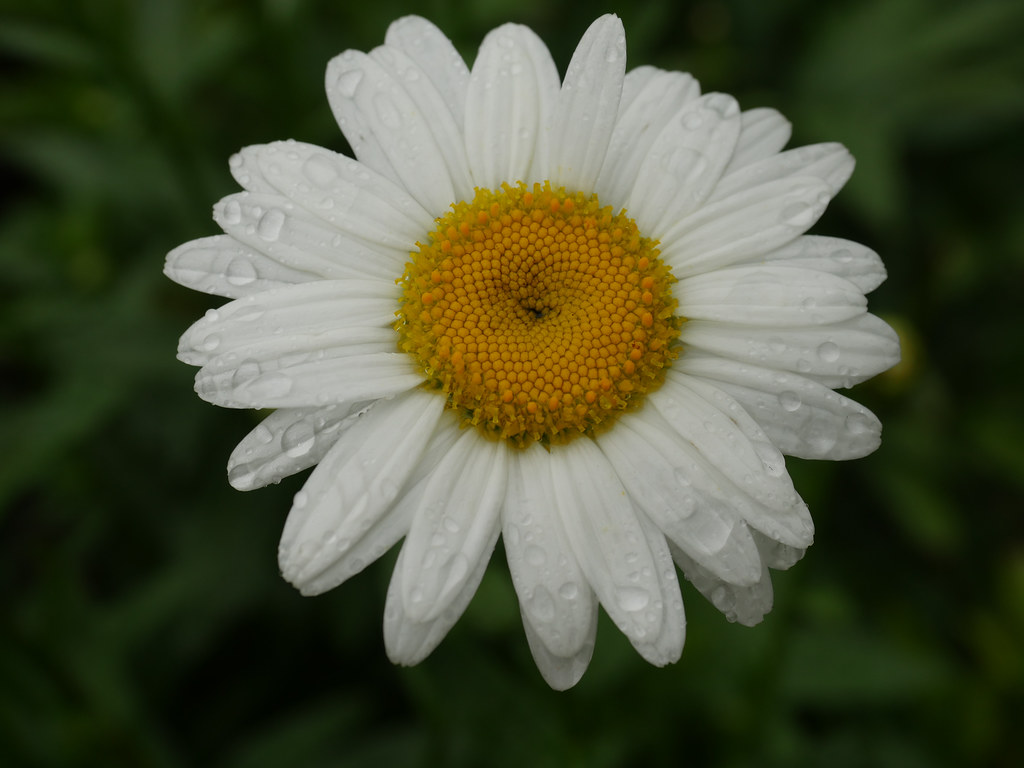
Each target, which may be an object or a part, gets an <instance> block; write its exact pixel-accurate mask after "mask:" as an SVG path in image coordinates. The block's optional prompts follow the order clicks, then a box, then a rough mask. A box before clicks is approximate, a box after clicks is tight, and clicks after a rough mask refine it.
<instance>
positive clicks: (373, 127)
mask: <svg viewBox="0 0 1024 768" xmlns="http://www.w3.org/2000/svg"><path fill="white" fill-rule="evenodd" d="M327 99H328V101H329V102H330V104H331V109H332V110H333V112H334V116H335V118H336V119H337V120H338V125H339V126H340V127H341V130H342V132H343V133H344V134H345V138H347V139H348V141H349V144H351V146H352V150H353V151H354V152H355V153H356V157H357V158H359V160H360V161H361V162H363V163H365V164H366V165H368V166H370V167H371V168H372V169H373V170H375V171H377V172H378V173H380V174H382V175H384V176H387V177H388V178H390V179H392V180H394V181H396V182H398V183H399V184H400V185H401V186H402V187H403V188H404V189H406V190H407V191H408V192H409V194H411V195H412V196H413V197H414V198H416V200H418V201H419V203H420V204H421V205H422V206H423V207H424V208H426V209H427V211H429V212H430V214H431V215H432V216H440V215H442V214H444V212H445V211H447V210H448V207H449V205H451V203H452V202H453V201H454V200H455V199H456V188H455V183H454V182H453V179H452V171H451V168H450V167H449V164H448V162H447V160H446V158H445V155H444V153H443V147H442V145H439V144H438V141H437V139H436V138H435V137H434V135H433V133H432V131H431V122H430V121H431V120H432V119H433V117H434V115H431V114H426V113H424V111H423V109H422V108H421V106H420V105H419V104H418V103H417V100H416V99H415V98H413V97H412V96H411V95H410V93H409V90H408V89H407V88H406V85H405V84H404V83H403V82H400V81H399V80H397V79H396V78H394V77H392V76H391V75H390V74H389V73H388V72H387V71H386V70H385V69H384V68H383V67H382V66H381V65H380V64H378V63H377V62H376V61H374V60H373V59H372V58H371V57H370V56H368V55H367V54H365V53H363V52H362V51H353V50H349V51H345V52H344V53H342V54H340V55H339V56H336V57H335V58H334V59H332V60H331V62H330V64H328V65H327Z"/></svg>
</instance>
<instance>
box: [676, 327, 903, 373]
mask: <svg viewBox="0 0 1024 768" xmlns="http://www.w3.org/2000/svg"><path fill="white" fill-rule="evenodd" d="M679 340H680V341H681V342H683V344H685V345H687V346H690V347H693V348H695V349H700V350H703V351H705V352H708V353H710V354H712V355H720V356H722V357H727V358H729V359H732V360H736V361H738V362H741V363H749V364H752V365H757V366H761V367H763V368H774V369H776V370H780V371H789V372H791V373H799V374H801V375H802V376H806V377H807V378H809V379H812V380H814V381H817V382H818V383H819V384H824V385H825V386H826V387H830V388H835V387H852V386H853V385H854V384H858V383H860V382H862V381H864V380H865V379H869V378H871V377H872V376H875V375H877V374H879V373H881V372H882V371H884V370H887V369H888V368H891V367H892V366H893V365H895V364H896V363H897V362H898V361H899V359H900V344H899V338H898V337H897V336H896V332H895V331H893V329H892V328H890V327H889V326H888V325H887V324H886V323H885V322H883V321H882V320H880V319H879V318H877V317H875V316H874V315H871V314H863V315H859V316H857V317H855V318H853V319H852V320H845V321H843V322H841V323H835V324H832V325H824V326H809V327H797V328H782V329H778V328H770V327H759V326H749V325H736V324H732V323H720V322H714V321H711V320H692V321H690V322H688V323H684V324H683V328H682V331H681V332H680V334H679Z"/></svg>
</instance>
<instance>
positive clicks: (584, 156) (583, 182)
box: [547, 14, 626, 190]
mask: <svg viewBox="0 0 1024 768" xmlns="http://www.w3.org/2000/svg"><path fill="white" fill-rule="evenodd" d="M625 68H626V35H625V32H624V31H623V29H622V22H621V21H619V19H618V17H617V16H612V15H611V14H608V15H605V16H602V17H601V18H599V19H598V20H597V21H595V22H594V23H593V24H591V25H590V28H589V29H587V31H586V32H585V33H584V35H583V38H582V39H581V40H580V42H579V45H578V46H577V47H576V51H575V53H573V56H572V60H571V61H570V62H569V67H568V69H567V70H566V73H565V79H564V81H563V82H562V90H561V92H560V93H559V96H558V107H557V112H556V114H555V115H554V122H553V126H552V136H551V158H550V163H551V165H550V169H549V175H548V176H547V178H548V179H550V181H551V182H552V184H558V185H560V186H564V187H566V188H567V189H584V190H585V189H594V185H595V182H596V181H597V177H598V174H599V173H600V172H601V166H602V164H603V163H604V158H605V156H606V155H607V154H608V142H609V141H610V140H611V135H612V131H613V130H614V128H615V120H616V117H617V116H618V109H619V99H620V97H621V96H622V80H623V76H624V74H625Z"/></svg>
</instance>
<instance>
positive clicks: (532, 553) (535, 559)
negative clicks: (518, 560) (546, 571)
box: [523, 546, 547, 568]
mask: <svg viewBox="0 0 1024 768" xmlns="http://www.w3.org/2000/svg"><path fill="white" fill-rule="evenodd" d="M523 560H525V561H526V564H527V565H531V566H533V567H534V568H540V567H541V566H542V565H544V562H545V561H546V560H547V555H546V554H545V553H544V550H543V549H541V548H540V547H538V546H529V547H527V548H526V550H525V551H524V552H523Z"/></svg>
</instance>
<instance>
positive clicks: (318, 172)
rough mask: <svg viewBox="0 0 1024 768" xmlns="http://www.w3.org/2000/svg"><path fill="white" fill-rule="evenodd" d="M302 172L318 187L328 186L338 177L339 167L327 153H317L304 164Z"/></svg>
mask: <svg viewBox="0 0 1024 768" xmlns="http://www.w3.org/2000/svg"><path fill="white" fill-rule="evenodd" d="M302 172H303V173H304V174H305V176H306V178H307V179H309V180H310V181H311V182H313V184H314V185H315V186H317V187H327V186H330V185H331V184H333V183H334V181H335V180H336V179H337V178H338V169H337V167H336V166H335V165H334V163H332V162H331V159H330V158H329V157H327V156H326V155H322V154H316V155H313V156H312V157H310V158H309V159H307V160H306V162H305V163H303V164H302Z"/></svg>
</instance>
